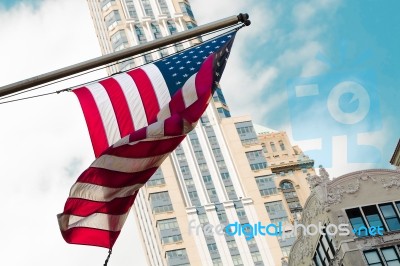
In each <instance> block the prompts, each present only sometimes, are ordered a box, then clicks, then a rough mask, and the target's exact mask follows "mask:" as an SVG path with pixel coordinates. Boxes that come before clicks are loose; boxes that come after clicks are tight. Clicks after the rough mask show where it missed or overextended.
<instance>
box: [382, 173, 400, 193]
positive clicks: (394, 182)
mask: <svg viewBox="0 0 400 266" xmlns="http://www.w3.org/2000/svg"><path fill="white" fill-rule="evenodd" d="M381 182H382V185H383V188H385V189H386V190H389V188H392V187H397V188H399V187H400V177H399V176H391V177H389V178H387V179H384V178H382V179H381Z"/></svg>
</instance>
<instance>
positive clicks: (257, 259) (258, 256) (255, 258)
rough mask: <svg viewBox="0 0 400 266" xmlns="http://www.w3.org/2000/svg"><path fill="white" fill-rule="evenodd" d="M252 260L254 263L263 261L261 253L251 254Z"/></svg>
mask: <svg viewBox="0 0 400 266" xmlns="http://www.w3.org/2000/svg"><path fill="white" fill-rule="evenodd" d="M251 258H252V259H253V262H260V261H263V259H262V257H261V254H260V252H259V251H256V252H252V253H251Z"/></svg>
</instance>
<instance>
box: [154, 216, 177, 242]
mask: <svg viewBox="0 0 400 266" xmlns="http://www.w3.org/2000/svg"><path fill="white" fill-rule="evenodd" d="M157 228H158V230H159V233H160V238H161V241H162V243H163V244H167V243H174V242H178V241H181V240H182V236H181V232H180V230H179V226H178V222H177V221H176V218H172V219H166V220H159V221H157Z"/></svg>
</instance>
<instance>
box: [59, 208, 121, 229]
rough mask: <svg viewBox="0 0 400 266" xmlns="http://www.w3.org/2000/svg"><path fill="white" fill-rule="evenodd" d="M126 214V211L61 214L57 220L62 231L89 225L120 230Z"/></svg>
mask: <svg viewBox="0 0 400 266" xmlns="http://www.w3.org/2000/svg"><path fill="white" fill-rule="evenodd" d="M127 216H128V212H127V213H124V214H121V215H114V214H107V213H92V214H91V215H89V216H86V217H82V216H77V215H72V214H63V215H61V217H60V218H59V221H60V226H61V229H62V230H64V231H65V230H68V229H71V228H74V227H90V228H95V229H100V230H107V231H114V232H115V231H121V229H122V226H123V225H124V223H125V220H126V217H127Z"/></svg>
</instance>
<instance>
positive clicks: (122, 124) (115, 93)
mask: <svg viewBox="0 0 400 266" xmlns="http://www.w3.org/2000/svg"><path fill="white" fill-rule="evenodd" d="M100 84H101V85H103V87H104V88H105V89H106V91H107V94H108V97H109V98H110V101H111V104H112V106H113V109H114V113H115V116H116V118H117V122H118V127H119V132H120V133H121V138H123V137H125V136H126V135H128V134H130V133H132V131H134V130H135V129H134V126H133V121H132V116H131V113H130V111H129V107H128V102H127V100H126V98H125V94H124V92H123V91H122V89H121V86H120V85H119V83H118V81H116V80H115V79H113V78H109V79H105V80H102V81H100Z"/></svg>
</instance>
